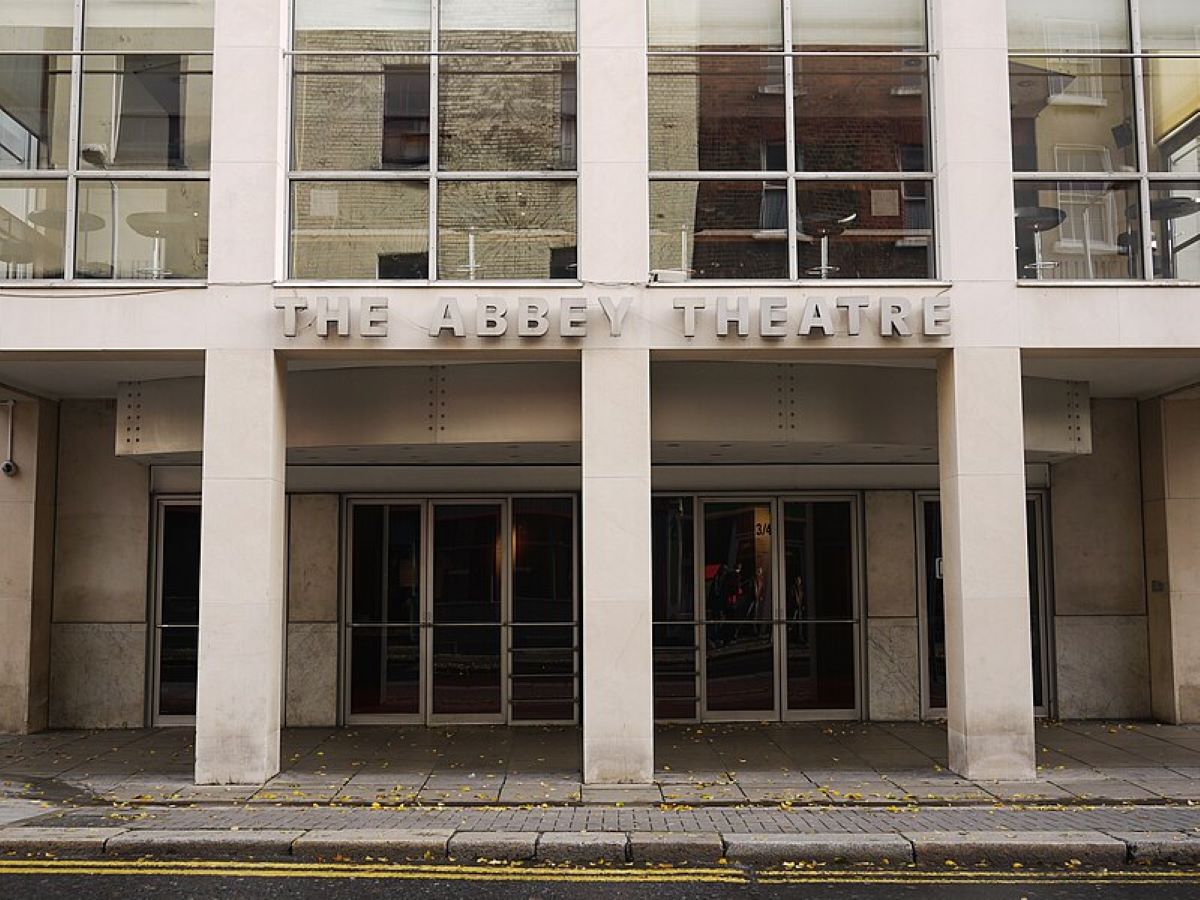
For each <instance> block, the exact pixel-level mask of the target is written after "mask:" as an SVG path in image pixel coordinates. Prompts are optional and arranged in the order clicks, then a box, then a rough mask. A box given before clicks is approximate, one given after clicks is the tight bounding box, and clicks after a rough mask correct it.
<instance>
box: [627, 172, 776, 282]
mask: <svg viewBox="0 0 1200 900" xmlns="http://www.w3.org/2000/svg"><path fill="white" fill-rule="evenodd" d="M650 266H651V269H652V270H653V271H654V272H655V274H656V275H657V276H658V277H660V278H662V279H663V280H680V279H686V278H691V279H772V278H787V277H788V252H787V186H786V185H785V184H784V183H783V182H774V181H654V182H651V183H650Z"/></svg>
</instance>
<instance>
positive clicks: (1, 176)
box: [0, 0, 213, 280]
mask: <svg viewBox="0 0 1200 900" xmlns="http://www.w3.org/2000/svg"><path fill="white" fill-rule="evenodd" d="M77 19H78V20H79V21H81V22H82V28H80V29H76V28H75V27H74V22H75V21H76V20H77ZM212 19H213V0H172V2H165V0H152V2H139V3H130V2H128V0H39V2H37V3H29V2H22V0H0V278H2V279H5V280H26V279H47V278H56V279H57V278H88V279H110V280H111V279H121V280H125V279H154V280H158V279H178V278H185V279H203V278H204V277H205V275H206V274H207V270H208V260H207V257H208V171H207V170H208V168H209V148H210V145H211V119H212V115H211V110H212V56H211V51H212V28H213V25H212ZM73 96H77V97H78V103H77V105H76V108H77V112H75V113H73V111H72V110H73V105H72V97H73ZM33 173H36V177H37V181H36V182H34V181H32V180H31V177H32V174H33ZM114 173H120V174H119V176H118V177H114Z"/></svg>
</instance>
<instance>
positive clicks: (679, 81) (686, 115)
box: [649, 56, 787, 172]
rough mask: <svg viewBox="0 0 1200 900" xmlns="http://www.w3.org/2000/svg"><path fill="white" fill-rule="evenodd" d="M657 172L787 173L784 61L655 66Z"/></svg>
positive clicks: (680, 60)
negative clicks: (776, 152) (777, 153)
mask: <svg viewBox="0 0 1200 900" xmlns="http://www.w3.org/2000/svg"><path fill="white" fill-rule="evenodd" d="M649 103H650V169H651V170H652V171H658V172H698V171H726V172H763V171H769V170H772V169H777V170H779V171H784V170H786V169H787V154H786V151H785V152H784V153H783V154H782V156H781V157H778V156H775V155H773V154H772V152H771V151H772V149H774V148H777V147H786V142H787V119H786V113H785V106H784V90H783V60H782V59H779V58H765V57H753V56H750V57H747V56H666V57H651V59H650V97H649Z"/></svg>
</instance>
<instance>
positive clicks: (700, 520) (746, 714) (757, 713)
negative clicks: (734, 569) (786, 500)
mask: <svg viewBox="0 0 1200 900" xmlns="http://www.w3.org/2000/svg"><path fill="white" fill-rule="evenodd" d="M694 502H695V504H696V513H695V528H694V530H695V535H694V540H695V544H694V546H695V553H694V558H693V564H694V567H695V573H694V575H693V577H694V578H695V579H696V582H695V583H696V588H695V593H696V610H695V612H696V624H697V630H698V639H699V646H698V650H699V665H698V666H697V668H698V669H699V678H700V684H699V702H700V708H699V710H698V711H697V712H698V716H699V718H698V721H700V722H754V721H762V720H763V718H764V717H768V718H769V719H770V720H772V721H779V720H780V701H781V693H782V692H781V691H780V689H779V666H780V650H781V647H780V640H779V625H778V620H779V591H778V584H779V561H778V560H779V552H778V547H777V540H778V538H777V532H778V529H777V528H776V527H775V523H776V522H778V521H779V515H778V512H779V510H778V499H777V498H775V497H772V496H770V495H767V496H763V495H760V494H731V495H729V496H724V497H723V496H720V495H710V494H697V495H695V496H694ZM718 503H745V504H752V505H755V506H757V505H765V506H766V507H767V508H768V509H769V510H770V514H771V619H770V624H771V653H772V659H771V679H772V682H773V686H772V691H773V696H774V701H775V704H774V708H773V709H770V710H767V709H752V710H721V711H717V712H711V711H710V710H709V709H708V626H709V624H710V623H709V621H708V592H707V591H706V590H705V585H706V582H705V579H704V538H705V523H706V518H705V510H706V509H707V507H708V506H709V504H718Z"/></svg>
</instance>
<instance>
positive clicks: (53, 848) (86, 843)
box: [0, 826, 125, 857]
mask: <svg viewBox="0 0 1200 900" xmlns="http://www.w3.org/2000/svg"><path fill="white" fill-rule="evenodd" d="M124 833H125V829H124V828H70V827H64V828H39V827H34V826H26V827H24V828H21V827H10V828H0V856H6V857H10V856H54V857H91V856H103V855H104V847H105V844H107V843H108V841H109V840H111V839H113V838H115V837H118V836H120V835H122V834H124Z"/></svg>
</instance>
